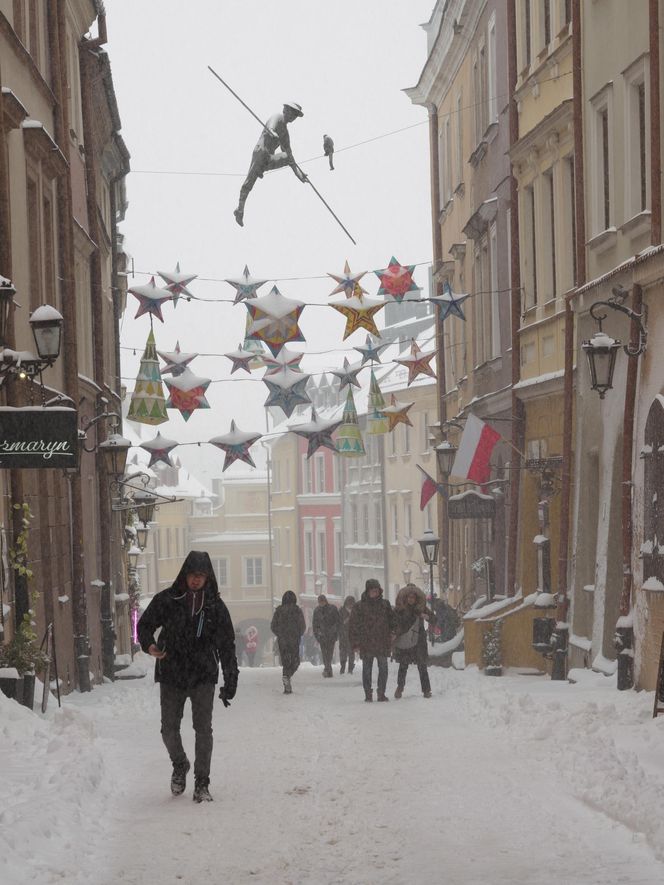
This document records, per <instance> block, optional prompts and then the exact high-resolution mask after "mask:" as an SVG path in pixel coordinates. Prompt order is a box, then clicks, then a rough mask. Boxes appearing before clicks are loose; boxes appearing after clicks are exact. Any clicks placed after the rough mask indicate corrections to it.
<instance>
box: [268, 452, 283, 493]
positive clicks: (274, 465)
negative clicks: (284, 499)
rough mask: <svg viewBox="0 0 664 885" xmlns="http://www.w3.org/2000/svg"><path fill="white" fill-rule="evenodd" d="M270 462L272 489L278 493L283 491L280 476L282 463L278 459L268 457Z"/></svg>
mask: <svg viewBox="0 0 664 885" xmlns="http://www.w3.org/2000/svg"><path fill="white" fill-rule="evenodd" d="M268 464H269V465H270V467H271V480H272V491H273V492H277V493H278V492H280V491H281V480H280V476H279V473H280V471H279V467H280V464H279V462H278V461H273V460H272V459H268Z"/></svg>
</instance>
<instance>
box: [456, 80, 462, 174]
mask: <svg viewBox="0 0 664 885" xmlns="http://www.w3.org/2000/svg"><path fill="white" fill-rule="evenodd" d="M462 182H463V93H462V92H460V93H459V94H458V95H457V99H456V186H457V187H459V185H460V184H461V183H462Z"/></svg>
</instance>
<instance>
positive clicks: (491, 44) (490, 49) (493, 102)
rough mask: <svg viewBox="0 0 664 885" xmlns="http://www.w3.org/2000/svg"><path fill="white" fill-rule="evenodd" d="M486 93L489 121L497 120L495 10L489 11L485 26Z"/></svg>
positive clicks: (494, 121)
mask: <svg viewBox="0 0 664 885" xmlns="http://www.w3.org/2000/svg"><path fill="white" fill-rule="evenodd" d="M487 54H488V59H487V61H488V67H487V94H488V100H489V123H497V122H498V75H497V73H496V12H495V10H494V11H493V12H492V13H491V17H490V19H489V25H488V28H487Z"/></svg>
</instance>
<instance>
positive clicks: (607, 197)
mask: <svg viewBox="0 0 664 885" xmlns="http://www.w3.org/2000/svg"><path fill="white" fill-rule="evenodd" d="M599 116H600V125H601V139H602V205H603V209H604V215H603V219H604V230H607V229H608V228H609V226H610V224H611V182H610V181H609V109H608V108H602V110H601V111H600V112H599Z"/></svg>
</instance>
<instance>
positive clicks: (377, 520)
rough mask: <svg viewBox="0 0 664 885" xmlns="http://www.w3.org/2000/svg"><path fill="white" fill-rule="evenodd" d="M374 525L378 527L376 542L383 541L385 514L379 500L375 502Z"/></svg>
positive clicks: (380, 542)
mask: <svg viewBox="0 0 664 885" xmlns="http://www.w3.org/2000/svg"><path fill="white" fill-rule="evenodd" d="M374 525H375V527H376V544H382V543H383V514H382V511H381V506H380V504H379V503H378V502H375V503H374Z"/></svg>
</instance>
